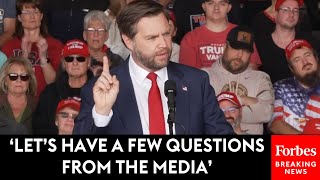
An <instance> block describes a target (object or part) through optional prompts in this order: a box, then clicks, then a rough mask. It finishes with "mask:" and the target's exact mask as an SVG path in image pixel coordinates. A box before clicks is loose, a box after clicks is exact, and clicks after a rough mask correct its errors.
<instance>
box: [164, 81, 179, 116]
mask: <svg viewBox="0 0 320 180" xmlns="http://www.w3.org/2000/svg"><path fill="white" fill-rule="evenodd" d="M164 94H165V95H166V96H167V98H168V108H169V111H170V110H171V109H175V108H176V99H175V97H176V94H177V92H176V82H175V81H173V80H167V81H166V82H165V83H164Z"/></svg>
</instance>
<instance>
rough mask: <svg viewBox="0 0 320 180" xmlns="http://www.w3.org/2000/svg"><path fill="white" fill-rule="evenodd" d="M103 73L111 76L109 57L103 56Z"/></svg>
mask: <svg viewBox="0 0 320 180" xmlns="http://www.w3.org/2000/svg"><path fill="white" fill-rule="evenodd" d="M103 72H105V73H107V74H109V75H110V72H109V59H108V57H107V56H103Z"/></svg>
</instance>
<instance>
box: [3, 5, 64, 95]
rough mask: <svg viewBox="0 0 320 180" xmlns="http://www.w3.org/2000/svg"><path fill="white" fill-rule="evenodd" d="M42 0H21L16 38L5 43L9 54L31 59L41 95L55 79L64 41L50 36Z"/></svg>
mask: <svg viewBox="0 0 320 180" xmlns="http://www.w3.org/2000/svg"><path fill="white" fill-rule="evenodd" d="M40 2H41V0H17V4H16V9H17V21H16V23H17V25H16V31H15V35H14V38H13V39H12V40H10V41H8V42H7V43H5V44H4V45H3V48H2V51H3V52H4V53H5V54H6V55H7V57H11V56H14V57H17V56H23V57H25V58H28V59H29V61H30V62H31V64H32V66H33V68H34V71H35V75H36V78H37V82H38V87H37V95H39V94H40V93H41V92H42V90H43V89H44V88H45V86H46V85H47V84H50V83H52V82H54V80H55V78H56V70H57V69H58V67H59V64H60V55H61V50H62V48H63V44H62V43H61V42H60V41H58V40H57V39H54V38H53V37H51V36H49V34H48V31H47V26H46V23H45V22H44V18H43V9H42V5H41V3H40Z"/></svg>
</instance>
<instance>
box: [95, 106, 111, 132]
mask: <svg viewBox="0 0 320 180" xmlns="http://www.w3.org/2000/svg"><path fill="white" fill-rule="evenodd" d="M112 116H113V111H112V109H111V111H110V113H109V115H107V116H104V115H101V114H98V113H97V112H96V106H95V105H94V106H93V108H92V117H93V121H94V124H95V125H96V126H97V127H106V126H107V125H108V124H109V122H110V120H111V118H112Z"/></svg>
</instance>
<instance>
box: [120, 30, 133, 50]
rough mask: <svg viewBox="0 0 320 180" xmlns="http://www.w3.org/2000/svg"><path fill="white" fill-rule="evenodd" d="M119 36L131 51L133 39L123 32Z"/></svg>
mask: <svg viewBox="0 0 320 180" xmlns="http://www.w3.org/2000/svg"><path fill="white" fill-rule="evenodd" d="M121 37H122V40H123V43H124V44H125V45H126V47H127V48H128V49H129V50H130V51H133V40H132V39H130V38H129V37H128V36H126V35H124V34H121Z"/></svg>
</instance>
